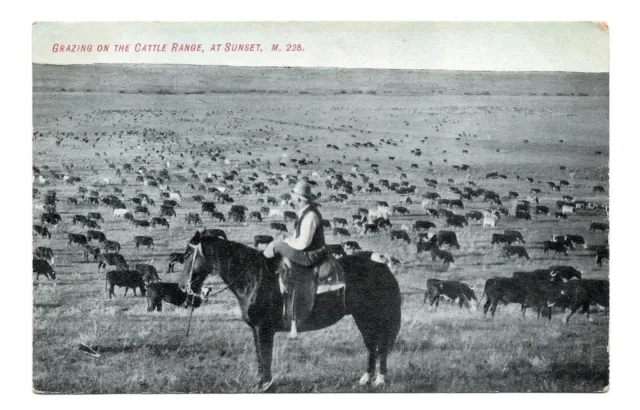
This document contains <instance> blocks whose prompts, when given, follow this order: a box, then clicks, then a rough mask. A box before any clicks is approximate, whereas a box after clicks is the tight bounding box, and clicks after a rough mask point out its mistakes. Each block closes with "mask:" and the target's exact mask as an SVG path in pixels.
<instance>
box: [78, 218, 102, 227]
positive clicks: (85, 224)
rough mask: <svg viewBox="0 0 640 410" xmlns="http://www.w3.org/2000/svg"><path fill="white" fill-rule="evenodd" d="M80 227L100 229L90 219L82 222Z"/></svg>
mask: <svg viewBox="0 0 640 410" xmlns="http://www.w3.org/2000/svg"><path fill="white" fill-rule="evenodd" d="M82 226H83V227H85V226H86V227H88V228H91V229H100V225H98V223H97V222H96V221H93V220H91V219H89V220H86V221H84V222H83V223H82Z"/></svg>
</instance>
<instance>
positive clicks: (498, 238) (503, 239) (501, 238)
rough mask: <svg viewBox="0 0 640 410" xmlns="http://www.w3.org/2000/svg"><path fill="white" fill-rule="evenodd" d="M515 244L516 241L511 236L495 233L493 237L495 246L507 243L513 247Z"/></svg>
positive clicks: (492, 241)
mask: <svg viewBox="0 0 640 410" xmlns="http://www.w3.org/2000/svg"><path fill="white" fill-rule="evenodd" d="M513 242H515V240H514V239H513V238H512V237H511V236H509V235H505V234H501V233H494V234H493V235H491V245H495V244H497V243H506V244H507V245H511V244H512V243H513Z"/></svg>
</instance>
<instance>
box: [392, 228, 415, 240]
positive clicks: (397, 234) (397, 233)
mask: <svg viewBox="0 0 640 410" xmlns="http://www.w3.org/2000/svg"><path fill="white" fill-rule="evenodd" d="M390 235H391V240H392V241H393V240H396V239H401V240H403V241H405V242H406V243H411V239H410V238H409V234H408V233H407V232H406V231H404V230H393V231H391V232H390Z"/></svg>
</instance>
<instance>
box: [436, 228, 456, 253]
mask: <svg viewBox="0 0 640 410" xmlns="http://www.w3.org/2000/svg"><path fill="white" fill-rule="evenodd" d="M436 237H437V245H438V248H440V247H442V245H443V244H445V243H446V244H447V245H449V247H452V246H455V247H456V249H460V244H459V243H458V237H457V236H456V233H455V232H452V231H439V232H438V234H437V236H436Z"/></svg>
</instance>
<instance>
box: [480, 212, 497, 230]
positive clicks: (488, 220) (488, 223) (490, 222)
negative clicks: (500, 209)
mask: <svg viewBox="0 0 640 410" xmlns="http://www.w3.org/2000/svg"><path fill="white" fill-rule="evenodd" d="M496 222H497V218H496V216H495V215H490V214H486V215H485V216H484V219H483V220H482V227H483V228H486V227H489V228H495V227H496Z"/></svg>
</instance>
